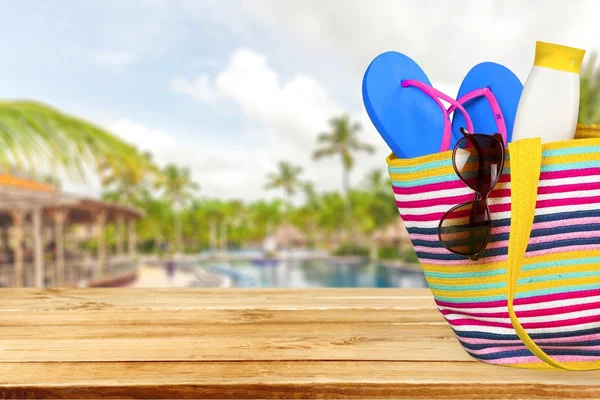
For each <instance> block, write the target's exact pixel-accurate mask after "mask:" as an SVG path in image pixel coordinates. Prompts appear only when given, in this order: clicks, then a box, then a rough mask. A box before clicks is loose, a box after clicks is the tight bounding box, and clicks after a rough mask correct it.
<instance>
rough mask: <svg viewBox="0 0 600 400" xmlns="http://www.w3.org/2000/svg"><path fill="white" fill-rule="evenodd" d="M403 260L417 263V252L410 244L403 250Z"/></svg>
mask: <svg viewBox="0 0 600 400" xmlns="http://www.w3.org/2000/svg"><path fill="white" fill-rule="evenodd" d="M403 258H404V261H406V262H408V263H418V262H419V259H418V258H417V253H415V249H414V248H413V247H412V246H411V247H410V248H409V249H407V250H406V251H405V252H404V257H403Z"/></svg>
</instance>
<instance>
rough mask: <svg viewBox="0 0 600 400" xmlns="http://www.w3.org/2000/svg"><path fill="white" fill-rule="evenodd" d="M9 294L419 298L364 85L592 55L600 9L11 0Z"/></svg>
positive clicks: (450, 79)
mask: <svg viewBox="0 0 600 400" xmlns="http://www.w3.org/2000/svg"><path fill="white" fill-rule="evenodd" d="M0 5H1V9H2V16H3V18H2V21H3V22H2V24H0V35H1V37H2V40H0V54H1V55H2V61H1V62H0V90H1V91H0V166H1V170H0V285H1V286H4V287H13V286H37V287H43V286H93V287H98V286H105V287H106V286H111V287H113V286H132V287H164V286H171V287H173V286H175V287H284V288H287V287H324V286H329V287H424V286H425V280H424V278H423V275H422V274H421V272H420V270H419V266H418V261H417V259H416V256H415V253H414V251H413V249H412V246H411V243H410V240H409V239H408V236H407V233H406V230H405V228H404V226H403V224H402V221H401V219H400V218H399V216H398V212H397V209H396V206H395V200H394V196H393V194H392V191H391V188H390V182H389V178H388V176H387V170H386V163H385V157H386V156H387V155H388V153H389V149H388V148H387V146H386V144H385V142H384V141H383V140H382V139H381V137H380V136H379V134H378V133H377V132H376V130H375V129H374V128H373V126H372V124H371V123H370V121H369V119H368V116H367V115H366V112H365V110H364V107H363V104H362V97H361V81H362V76H363V74H364V71H365V69H366V67H367V66H368V65H369V63H370V61H371V60H372V59H373V58H374V57H376V56H377V55H378V54H380V53H382V52H384V51H388V50H396V51H399V52H402V53H405V54H407V55H409V56H410V57H411V58H413V59H414V60H415V61H417V62H418V63H419V65H420V66H421V67H422V68H423V69H424V71H425V72H426V73H427V75H428V76H429V78H430V80H431V81H432V83H433V85H434V86H435V87H436V88H438V89H439V90H441V91H443V92H445V93H447V94H448V95H450V96H456V93H457V91H458V87H459V85H460V83H461V81H462V79H463V77H464V76H465V74H466V73H467V71H468V70H469V69H470V68H471V67H472V66H473V65H475V64H477V63H480V62H483V61H494V62H498V63H501V64H504V65H506V66H507V67H509V68H510V69H512V70H513V71H514V72H515V73H516V74H517V75H518V76H519V78H521V80H522V81H523V82H524V81H525V79H526V77H527V74H528V73H529V69H530V68H531V65H532V62H533V55H534V48H535V41H536V40H543V41H549V42H555V43H560V44H564V45H569V46H574V47H579V48H584V49H586V50H587V54H586V59H585V67H584V71H583V72H582V75H581V76H582V79H581V83H582V90H581V108H580V122H583V123H599V122H600V95H599V93H600V92H599V91H598V85H600V81H599V77H600V72H598V71H600V70H599V69H597V68H596V58H595V49H597V48H598V47H599V46H600V25H599V24H597V15H599V14H600V2H597V1H576V0H572V1H570V2H565V1H563V0H561V1H551V0H546V1H533V0H530V1H522V0H521V1H513V0H500V1H492V0H489V1H487V0H486V1H484V0H480V1H459V0H456V1H452V2H442V1H427V0H418V1H399V0H390V1H387V0H374V1H367V0H364V1H360V0H325V1H323V0H320V1H319V0H302V1H296V0H286V1H281V0H219V1H216V0H214V1H213V0H187V1H186V0H146V1H142V0H139V1H137V0H102V1H100V0H98V1H94V0H86V1H77V0H53V1H51V2H49V1H42V0H40V1H34V0H21V1H19V2H15V1H8V0H4V1H0Z"/></svg>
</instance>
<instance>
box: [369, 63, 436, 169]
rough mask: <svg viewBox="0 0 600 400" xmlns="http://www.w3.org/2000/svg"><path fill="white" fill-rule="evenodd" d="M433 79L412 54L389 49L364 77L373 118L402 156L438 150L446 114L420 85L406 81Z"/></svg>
mask: <svg viewBox="0 0 600 400" xmlns="http://www.w3.org/2000/svg"><path fill="white" fill-rule="evenodd" d="M407 79H414V80H417V81H420V82H423V83H426V84H427V85H431V82H430V81H429V79H428V78H427V75H425V72H423V70H422V69H421V67H419V66H418V65H417V63H415V62H414V61H413V60H412V59H411V58H409V57H407V56H405V55H404V54H401V53H398V52H395V51H389V52H386V53H383V54H380V55H379V56H377V57H376V58H375V59H374V60H373V61H372V62H371V64H370V65H369V67H368V68H367V70H366V72H365V75H364V77H363V85H362V93H363V102H364V104H365V108H366V110H367V114H368V115H369V118H370V119H371V122H372V123H373V125H374V126H375V128H376V129H377V131H378V132H379V134H380V135H381V136H382V137H383V139H384V140H385V142H386V143H387V145H388V146H389V147H390V149H391V150H392V151H393V152H394V154H395V155H396V157H398V158H412V157H418V156H422V155H426V154H432V153H436V152H438V151H439V150H440V144H441V140H442V135H443V131H444V118H447V117H446V116H445V114H444V113H443V112H442V111H441V110H440V108H439V106H438V105H437V104H436V103H435V101H434V100H433V99H431V98H430V97H429V96H428V95H426V94H425V93H423V92H422V91H421V90H420V89H418V88H416V87H407V88H403V87H402V86H401V83H402V81H404V80H407Z"/></svg>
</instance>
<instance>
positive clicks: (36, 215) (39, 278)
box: [33, 207, 45, 288]
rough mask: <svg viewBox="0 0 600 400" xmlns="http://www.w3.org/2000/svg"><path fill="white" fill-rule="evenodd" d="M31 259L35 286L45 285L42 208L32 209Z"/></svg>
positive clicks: (41, 286)
mask: <svg viewBox="0 0 600 400" xmlns="http://www.w3.org/2000/svg"><path fill="white" fill-rule="evenodd" d="M33 250H34V253H33V260H34V266H35V287H38V288H43V287H44V286H45V282H44V280H45V279H44V278H45V274H44V240H43V239H42V209H41V208H40V207H36V208H34V209H33Z"/></svg>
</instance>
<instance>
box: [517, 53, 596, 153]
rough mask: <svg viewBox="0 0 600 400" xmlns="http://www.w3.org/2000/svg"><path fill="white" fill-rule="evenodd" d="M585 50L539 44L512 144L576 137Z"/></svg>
mask: <svg viewBox="0 0 600 400" xmlns="http://www.w3.org/2000/svg"><path fill="white" fill-rule="evenodd" d="M584 55H585V50H581V49H576V48H573V47H567V46H561V45H558V44H553V43H546V42H536V46H535V61H534V64H533V67H532V68H531V71H530V72H529V76H528V77H527V81H526V82H525V86H524V87H523V93H522V94H521V99H520V100H519V106H518V107H517V114H516V117H515V124H514V127H513V134H512V141H513V142H514V141H517V140H519V139H523V138H535V137H539V138H541V139H542V143H549V142H557V141H561V140H570V139H573V138H574V137H575V129H576V128H577V117H578V115H579V69H580V68H581V62H582V61H583V56H584Z"/></svg>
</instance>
